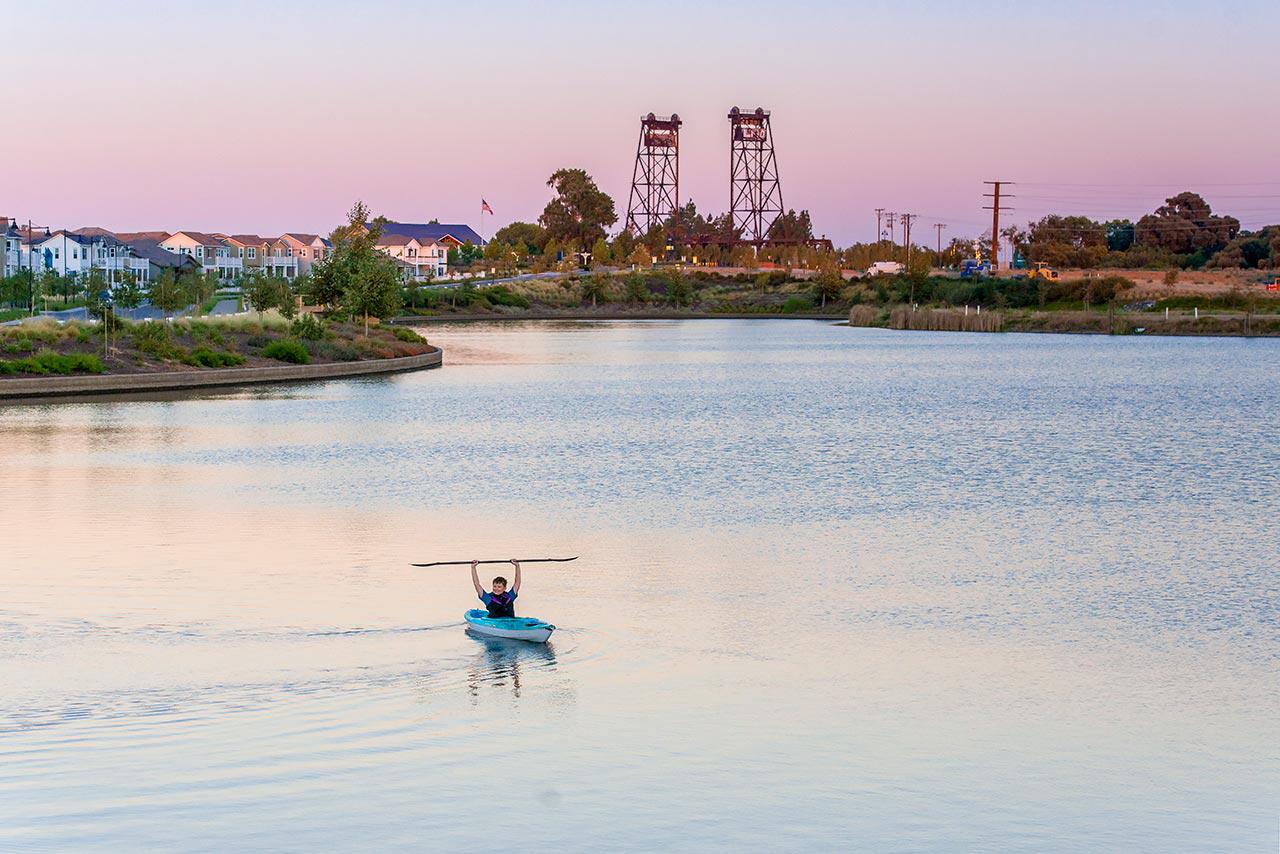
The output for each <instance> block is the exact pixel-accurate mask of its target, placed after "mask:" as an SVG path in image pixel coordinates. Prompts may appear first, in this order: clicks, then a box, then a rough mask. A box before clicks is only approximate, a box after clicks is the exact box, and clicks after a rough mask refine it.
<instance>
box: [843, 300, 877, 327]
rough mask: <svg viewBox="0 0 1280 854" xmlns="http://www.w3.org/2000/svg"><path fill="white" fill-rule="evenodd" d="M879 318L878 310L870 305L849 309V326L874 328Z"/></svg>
mask: <svg viewBox="0 0 1280 854" xmlns="http://www.w3.org/2000/svg"><path fill="white" fill-rule="evenodd" d="M879 317H880V311H879V309H877V308H875V307H874V306H870V305H855V306H854V307H853V308H851V309H849V325H850V326H876V325H877V324H876V320H877V319H878V318H879Z"/></svg>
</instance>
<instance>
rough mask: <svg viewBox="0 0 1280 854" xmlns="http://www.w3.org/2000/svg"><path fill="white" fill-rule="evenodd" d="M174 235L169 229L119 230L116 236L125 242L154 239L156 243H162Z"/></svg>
mask: <svg viewBox="0 0 1280 854" xmlns="http://www.w3.org/2000/svg"><path fill="white" fill-rule="evenodd" d="M171 236H172V235H170V233H169V232H167V231H117V232H116V238H117V239H118V240H121V241H123V242H125V243H133V241H135V240H152V241H155V242H156V243H162V242H163V241H165V240H168V239H169V238H170V237H171Z"/></svg>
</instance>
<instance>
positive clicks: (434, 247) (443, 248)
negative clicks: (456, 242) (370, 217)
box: [375, 234, 450, 282]
mask: <svg viewBox="0 0 1280 854" xmlns="http://www.w3.org/2000/svg"><path fill="white" fill-rule="evenodd" d="M375 248H376V249H377V250H378V251H379V252H384V253H386V254H387V255H390V256H391V257H392V258H394V259H395V260H396V263H397V264H398V265H399V266H400V268H401V269H402V270H403V271H404V276H405V278H406V279H409V280H411V281H415V282H420V281H423V280H425V279H432V278H435V277H436V276H443V275H445V273H447V272H448V270H449V248H450V246H449V244H448V243H446V242H445V241H444V240H443V239H440V240H432V239H419V238H417V237H407V236H405V235H403V234H383V235H382V236H380V237H379V238H378V242H377V243H376V244H375Z"/></svg>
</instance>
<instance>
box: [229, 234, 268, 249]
mask: <svg viewBox="0 0 1280 854" xmlns="http://www.w3.org/2000/svg"><path fill="white" fill-rule="evenodd" d="M227 240H230V241H231V242H232V243H239V244H241V245H242V246H261V245H262V244H264V243H270V242H271V241H270V240H268V239H267V238H265V237H259V236H258V235H256V234H231V235H228V236H227Z"/></svg>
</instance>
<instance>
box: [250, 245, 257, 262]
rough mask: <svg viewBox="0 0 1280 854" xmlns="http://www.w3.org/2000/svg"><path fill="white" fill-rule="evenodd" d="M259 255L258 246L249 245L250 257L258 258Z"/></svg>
mask: <svg viewBox="0 0 1280 854" xmlns="http://www.w3.org/2000/svg"><path fill="white" fill-rule="evenodd" d="M257 257H258V247H256V246H250V247H249V258H250V259H254V258H257Z"/></svg>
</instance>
